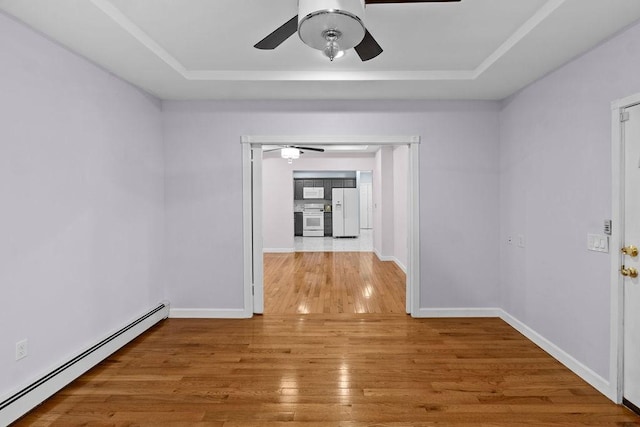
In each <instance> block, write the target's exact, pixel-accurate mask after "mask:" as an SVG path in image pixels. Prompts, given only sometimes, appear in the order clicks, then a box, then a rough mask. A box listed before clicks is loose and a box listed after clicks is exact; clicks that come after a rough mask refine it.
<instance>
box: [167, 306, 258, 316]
mask: <svg viewBox="0 0 640 427" xmlns="http://www.w3.org/2000/svg"><path fill="white" fill-rule="evenodd" d="M252 316H253V313H248V312H246V311H245V310H243V309H241V308H238V309H215V308H172V309H171V311H170V313H169V317H170V318H172V319H247V318H250V317H252Z"/></svg>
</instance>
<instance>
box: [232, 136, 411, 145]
mask: <svg viewBox="0 0 640 427" xmlns="http://www.w3.org/2000/svg"><path fill="white" fill-rule="evenodd" d="M240 141H241V143H243V144H259V145H298V144H306V145H407V144H419V143H420V137H419V136H416V135H243V136H242V137H241V138H240Z"/></svg>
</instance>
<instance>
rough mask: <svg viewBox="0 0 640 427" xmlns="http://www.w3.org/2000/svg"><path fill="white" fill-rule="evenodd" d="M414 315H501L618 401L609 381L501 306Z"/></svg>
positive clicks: (425, 311) (429, 310) (432, 310)
mask: <svg viewBox="0 0 640 427" xmlns="http://www.w3.org/2000/svg"><path fill="white" fill-rule="evenodd" d="M414 317H422V318H429V317H499V318H500V319H502V320H504V321H505V322H506V323H508V324H509V325H510V326H511V327H512V328H514V329H515V330H516V331H518V332H520V333H521V334H522V335H524V336H525V337H526V338H527V339H529V340H530V341H531V342H533V343H534V344H536V345H537V346H538V347H540V348H541V349H542V350H544V351H545V352H547V353H548V354H549V355H550V356H551V357H553V358H554V359H556V360H557V361H558V362H560V363H562V364H563V365H564V366H566V367H567V368H568V369H570V370H571V371H573V373H575V374H576V375H578V376H579V377H580V378H582V379H583V380H585V381H586V382H588V383H589V384H590V385H591V386H593V387H594V388H595V389H596V390H598V391H599V392H600V393H602V394H604V395H605V396H607V397H608V398H609V399H611V400H612V401H614V402H616V399H617V393H616V391H615V390H611V388H612V387H611V385H610V383H609V381H607V380H606V379H604V378H602V377H601V376H600V375H598V374H597V373H595V372H594V371H593V370H591V369H590V368H588V367H587V366H585V365H584V364H583V363H581V362H579V361H578V360H577V359H575V358H574V357H573V356H571V355H570V354H569V353H567V352H566V351H564V350H562V349H561V348H560V347H558V346H557V345H555V344H554V343H552V342H551V341H549V340H548V339H546V338H545V337H543V336H542V335H540V334H539V333H537V332H536V331H534V330H533V329H531V328H530V327H529V326H527V325H525V324H524V323H522V322H521V321H520V320H518V319H516V318H515V317H513V316H511V315H510V314H509V313H507V312H506V311H504V310H502V309H500V308H421V309H420V310H418V313H416V314H415V315H414Z"/></svg>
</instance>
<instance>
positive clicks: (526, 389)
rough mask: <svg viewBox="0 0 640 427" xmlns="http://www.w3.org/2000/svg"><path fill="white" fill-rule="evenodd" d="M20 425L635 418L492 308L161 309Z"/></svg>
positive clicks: (516, 422) (614, 422) (521, 422)
mask: <svg viewBox="0 0 640 427" xmlns="http://www.w3.org/2000/svg"><path fill="white" fill-rule="evenodd" d="M16 425H17V426H65V427H67V426H79V425H88V426H133V425H135V426H214V427H215V426H217V427H234V426H266V427H271V426H274V427H275V426H278V427H281V426H288V427H297V426H343V427H355V426H392V427H399V426H469V427H470V426H474V427H476V426H494V427H495V426H547V425H552V426H578V425H589V426H631V425H640V419H639V418H638V417H636V416H635V415H633V414H632V413H631V412H630V411H628V410H627V409H625V408H623V407H620V406H617V405H615V404H613V403H611V402H610V401H609V400H608V399H606V398H605V397H604V396H602V395H601V394H599V393H598V392H597V391H596V390H595V389H593V388H592V387H590V386H589V385H587V384H586V383H585V382H584V381H582V380H581V379H579V378H578V377H577V376H576V375H575V374H573V373H572V372H570V371H569V370H568V369H566V368H565V367H563V366H562V365H561V364H560V363H559V362H557V361H556V360H554V359H553V358H551V357H550V356H549V355H547V354H546V353H544V352H543V351H542V350H540V349H539V348H538V347H536V346H535V345H534V344H532V343H531V342H530V341H528V340H527V339H525V338H524V337H523V336H522V335H520V334H519V333H517V332H516V331H515V330H514V329H512V328H511V327H510V326H509V325H507V324H506V323H505V322H503V321H502V320H499V319H412V318H410V317H409V316H407V315H404V314H331V313H325V314H309V315H264V316H256V317H254V318H253V319H243V320H237V319H236V320H231V319H219V320H214V319H169V320H166V321H163V322H161V323H160V324H158V325H157V326H155V327H154V328H152V329H151V330H150V331H148V332H147V333H145V334H143V335H142V336H141V337H139V338H138V339H136V340H135V341H134V342H133V343H131V344H130V345H128V346H127V347H125V348H124V349H122V350H121V351H119V352H117V353H116V354H114V355H113V356H111V357H109V358H108V359H107V360H105V361H104V362H102V363H101V364H100V365H98V366H97V367H95V368H94V369H92V370H91V371H90V372H88V373H87V374H86V375H84V376H82V377H81V378H80V379H78V380H77V381H75V382H74V383H72V384H70V385H69V386H68V387H66V388H65V389H64V390H62V391H61V392H60V393H58V394H56V395H55V396H54V397H52V398H51V399H49V400H48V401H46V402H45V403H43V404H42V405H41V406H40V407H38V408H36V409H35V410H34V411H32V412H31V413H29V414H28V415H26V416H25V417H23V418H22V419H21V420H19V421H18V422H17V423H16Z"/></svg>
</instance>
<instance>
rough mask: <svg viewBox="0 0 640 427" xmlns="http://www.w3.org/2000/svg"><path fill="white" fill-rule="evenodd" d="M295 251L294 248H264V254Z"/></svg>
mask: <svg viewBox="0 0 640 427" xmlns="http://www.w3.org/2000/svg"><path fill="white" fill-rule="evenodd" d="M295 251H296V248H264V249H263V250H262V252H263V253H265V254H290V253H293V252H295Z"/></svg>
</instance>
